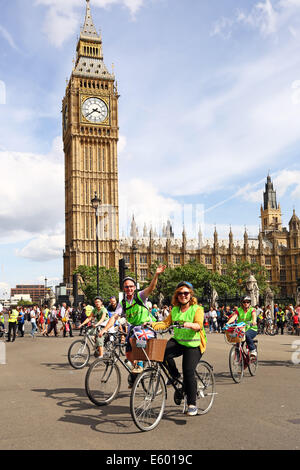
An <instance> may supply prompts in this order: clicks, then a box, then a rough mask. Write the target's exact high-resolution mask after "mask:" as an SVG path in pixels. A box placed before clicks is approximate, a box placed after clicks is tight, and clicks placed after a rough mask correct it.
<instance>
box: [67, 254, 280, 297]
mask: <svg viewBox="0 0 300 470" xmlns="http://www.w3.org/2000/svg"><path fill="white" fill-rule="evenodd" d="M159 264H160V263H159V262H158V261H156V262H155V263H153V264H152V265H151V267H150V276H149V278H148V279H147V281H146V282H145V283H144V284H143V285H142V286H141V288H142V289H143V288H145V287H146V286H147V285H149V283H150V281H151V279H152V278H153V276H154V273H155V271H156V268H157V266H158V265H159ZM75 273H78V274H79V275H80V276H79V282H80V287H81V289H82V291H83V293H84V295H85V297H86V300H87V301H89V302H92V301H93V299H94V297H95V296H96V295H97V267H96V266H91V267H89V266H84V265H83V266H79V267H78V268H77V269H76V271H75ZM251 273H252V274H253V275H254V276H255V278H256V280H257V284H258V288H259V291H260V293H261V294H263V293H264V291H265V290H266V288H267V287H268V283H267V281H266V269H265V268H264V267H262V266H260V265H259V264H258V263H254V264H251V263H248V262H247V261H241V262H239V263H236V264H228V265H227V269H226V274H225V275H221V274H219V273H217V272H214V271H211V270H208V269H207V268H206V266H204V265H203V264H200V263H197V261H190V262H189V263H187V264H185V265H184V266H178V267H176V268H167V269H166V270H165V271H164V273H163V274H161V275H160V276H159V278H158V282H157V287H156V289H155V291H154V292H153V294H152V296H151V297H150V300H151V301H153V299H156V300H157V299H158V297H159V295H160V294H162V295H163V297H164V298H165V299H168V300H169V301H170V300H171V297H172V295H173V292H174V291H175V288H176V286H177V284H178V283H179V282H180V281H188V282H191V283H192V284H193V286H194V292H195V294H196V296H197V297H198V298H201V297H203V295H204V292H203V290H204V285H205V283H206V282H207V281H210V284H211V286H212V287H214V288H215V289H216V291H217V292H218V295H219V297H222V296H225V295H227V296H229V297H230V296H235V295H236V294H237V293H238V295H243V293H244V292H245V288H246V281H247V279H248V277H249V275H250V274H251ZM126 275H127V276H131V277H133V278H134V277H135V275H134V273H131V272H129V271H127V272H126ZM99 281H100V282H99V284H100V296H101V297H102V298H103V299H104V300H105V301H108V299H109V297H110V296H111V295H115V296H116V297H117V298H118V293H119V274H118V271H117V270H116V269H115V268H110V269H106V268H105V267H103V266H101V267H100V268H99ZM272 289H273V287H272ZM273 290H275V289H273Z"/></svg>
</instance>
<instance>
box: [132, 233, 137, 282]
mask: <svg viewBox="0 0 300 470" xmlns="http://www.w3.org/2000/svg"><path fill="white" fill-rule="evenodd" d="M132 251H133V254H134V271H135V282H136V284H137V261H136V255H137V252H138V248H137V246H136V241H135V240H134V241H133V243H132Z"/></svg>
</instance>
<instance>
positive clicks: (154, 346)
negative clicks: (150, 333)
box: [126, 338, 168, 362]
mask: <svg viewBox="0 0 300 470" xmlns="http://www.w3.org/2000/svg"><path fill="white" fill-rule="evenodd" d="M167 342H168V340H167V339H149V340H148V341H147V346H146V348H145V349H144V348H137V347H136V339H135V338H131V339H130V344H131V348H132V351H129V352H127V353H126V356H127V358H128V359H129V361H131V362H132V361H145V360H147V357H146V355H145V353H144V351H146V354H147V356H148V357H149V359H150V360H151V361H157V362H162V361H163V360H164V355H165V350H166V345H167Z"/></svg>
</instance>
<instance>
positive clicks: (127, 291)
mask: <svg viewBox="0 0 300 470" xmlns="http://www.w3.org/2000/svg"><path fill="white" fill-rule="evenodd" d="M165 269H166V266H163V265H159V266H158V267H157V269H156V272H155V275H154V277H153V279H152V281H151V282H150V284H149V286H148V287H146V288H145V289H144V290H142V291H140V292H138V293H136V287H137V286H136V282H135V280H134V279H133V278H131V277H125V279H123V290H124V299H123V302H122V303H119V304H118V307H117V308H116V310H115V314H114V315H113V316H112V317H110V319H109V321H108V323H107V325H106V326H105V327H104V328H103V329H102V330H101V331H100V333H99V336H100V335H103V334H104V333H105V332H107V331H108V330H109V329H110V328H111V327H112V326H113V325H114V323H115V322H116V321H117V320H119V318H120V317H122V318H126V320H127V322H128V323H129V324H130V325H131V326H132V327H133V326H140V325H144V323H146V322H149V320H150V321H153V320H155V318H153V317H152V316H151V314H150V312H149V310H148V309H147V307H146V301H147V299H148V297H149V295H150V294H151V292H153V291H154V289H155V287H156V284H157V281H158V276H159V275H160V274H161V273H163V272H164V270H165ZM128 335H130V328H129V332H128ZM141 371H142V367H141V365H140V364H138V366H137V367H135V368H134V369H133V370H132V372H141Z"/></svg>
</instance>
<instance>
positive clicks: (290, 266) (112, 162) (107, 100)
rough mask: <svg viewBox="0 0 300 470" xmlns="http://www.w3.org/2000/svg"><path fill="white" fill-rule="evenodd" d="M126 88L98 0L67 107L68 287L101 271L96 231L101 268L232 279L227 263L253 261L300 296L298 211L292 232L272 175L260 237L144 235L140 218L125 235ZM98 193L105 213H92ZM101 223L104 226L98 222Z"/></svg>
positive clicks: (167, 231) (168, 231) (82, 39)
mask: <svg viewBox="0 0 300 470" xmlns="http://www.w3.org/2000/svg"><path fill="white" fill-rule="evenodd" d="M118 99H119V94H118V89H117V84H116V79H115V76H114V74H113V73H112V72H110V71H109V70H108V69H107V67H106V66H105V64H104V61H103V51H102V38H101V35H100V34H99V33H98V32H97V30H96V28H95V26H94V23H93V19H92V16H91V9H90V0H86V15H85V21H84V25H83V27H82V28H81V32H80V36H79V39H78V43H77V49H76V60H75V63H74V66H73V70H72V73H71V77H70V79H69V81H68V83H67V86H66V92H65V96H64V98H63V102H62V124H63V125H62V127H63V143H64V154H65V250H64V283H65V284H66V285H70V284H72V277H73V272H74V270H75V269H76V268H77V267H78V266H80V265H88V266H93V265H96V246H97V245H96V233H97V240H98V251H99V258H98V259H99V264H100V266H105V267H106V268H110V267H115V268H116V269H118V268H119V260H120V259H122V258H123V259H125V262H126V264H127V266H128V267H129V269H130V270H131V271H133V272H136V273H137V277H138V280H140V281H143V280H144V279H146V277H147V275H148V274H149V267H150V266H151V264H152V263H153V262H155V261H159V262H162V263H166V264H167V265H168V266H170V267H176V266H179V265H183V264H186V263H188V262H189V261H190V260H196V261H197V262H199V263H202V264H204V265H205V266H206V267H207V268H208V269H209V270H213V271H217V272H219V273H220V274H225V272H226V265H227V264H229V263H237V262H239V261H243V260H247V261H249V262H252V263H253V262H257V263H259V264H260V265H262V266H264V267H265V268H266V269H267V273H268V281H269V283H270V287H272V285H273V286H279V287H280V291H281V295H282V296H294V295H295V293H296V288H297V279H298V277H300V272H299V271H298V259H299V256H300V220H299V218H298V217H297V215H296V213H295V210H294V211H293V214H292V216H291V219H290V221H289V225H288V228H286V227H283V226H282V218H281V209H280V205H279V204H278V203H277V199H276V191H275V189H274V187H273V183H272V180H271V177H270V176H268V177H267V181H266V185H265V191H264V193H263V204H262V206H261V209H260V217H261V227H260V231H259V234H258V235H257V237H255V238H254V237H251V239H249V237H248V234H247V231H246V230H245V233H244V237H243V240H234V237H233V234H232V232H231V229H230V231H229V233H228V238H227V239H226V240H223V239H222V240H221V239H219V237H218V233H217V230H216V229H215V232H214V236H213V239H211V240H203V237H202V234H201V233H200V232H199V234H198V236H197V237H196V238H195V239H188V238H187V236H186V233H185V231H184V230H183V232H182V237H181V238H180V239H177V238H175V237H174V233H173V229H172V226H171V223H170V221H166V225H165V226H164V229H163V233H162V234H161V235H160V236H158V235H157V234H156V233H155V232H154V231H153V230H152V229H150V230H147V229H146V227H145V228H144V230H143V233H142V234H139V231H138V228H137V226H136V223H135V220H134V217H133V219H132V222H131V230H130V234H129V236H128V237H126V238H124V237H123V238H122V237H121V238H120V236H119V194H118V157H117V143H118V138H119V127H118ZM95 194H96V195H97V198H96V199H98V200H99V202H100V204H99V207H98V208H97V209H96V211H97V212H96V217H95V209H94V208H93V207H92V204H91V201H92V199H95ZM97 222H98V223H97Z"/></svg>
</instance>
